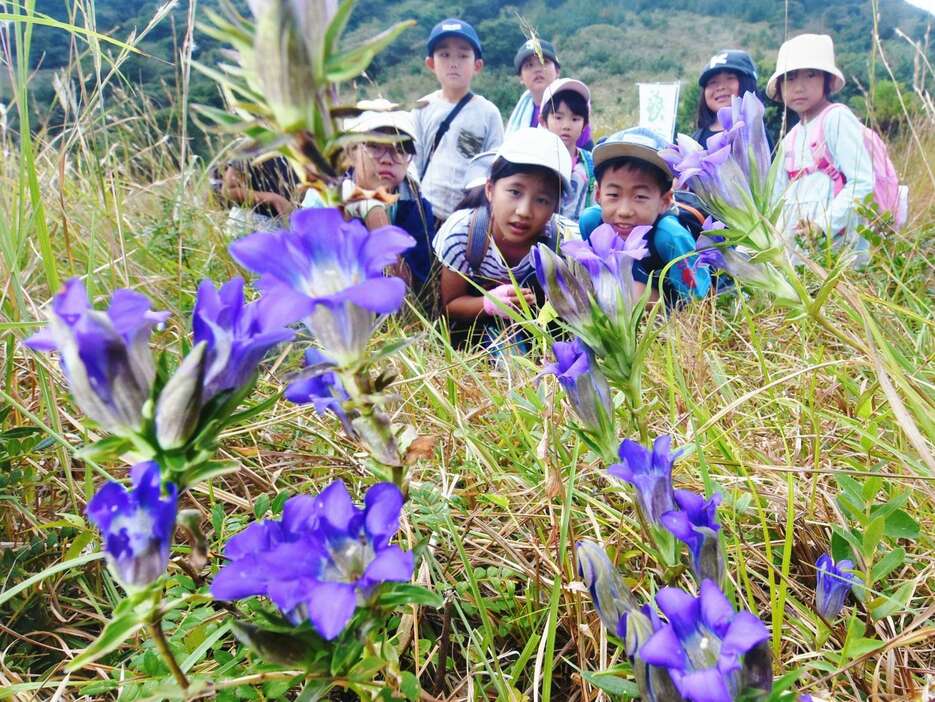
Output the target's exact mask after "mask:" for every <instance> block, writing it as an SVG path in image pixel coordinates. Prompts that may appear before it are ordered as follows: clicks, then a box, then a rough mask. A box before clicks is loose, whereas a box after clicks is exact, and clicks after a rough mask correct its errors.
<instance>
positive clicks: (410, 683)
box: [399, 670, 422, 702]
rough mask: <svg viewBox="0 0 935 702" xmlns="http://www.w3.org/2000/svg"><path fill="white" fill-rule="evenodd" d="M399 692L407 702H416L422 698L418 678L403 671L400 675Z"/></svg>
mask: <svg viewBox="0 0 935 702" xmlns="http://www.w3.org/2000/svg"><path fill="white" fill-rule="evenodd" d="M399 677H400V683H399V691H400V692H402V693H403V694H404V695H405V696H406V699H407V700H409V702H417V700H418V699H419V698H420V697H421V696H422V686H421V685H420V684H419V678H417V677H416V676H415V675H413V674H412V673H410V672H409V671H408V670H404V671H403V672H402V673H400V676H399Z"/></svg>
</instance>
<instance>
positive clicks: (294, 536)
mask: <svg viewBox="0 0 935 702" xmlns="http://www.w3.org/2000/svg"><path fill="white" fill-rule="evenodd" d="M402 505H403V496H402V493H401V492H400V491H399V489H398V488H397V487H396V486H395V485H393V484H391V483H378V484H377V485H374V486H373V487H371V488H370V489H369V490H368V491H367V494H366V496H365V497H364V509H363V510H361V509H358V508H357V507H355V506H354V503H353V502H352V501H351V498H350V495H349V494H348V492H347V488H345V486H344V483H343V482H342V481H340V480H338V481H335V482H334V483H332V484H331V485H330V486H328V487H327V488H325V489H324V490H323V491H322V492H321V493H320V494H319V495H318V496H317V497H310V496H308V495H298V496H296V497H293V498H291V499H289V500H288V501H286V503H285V506H284V508H283V515H282V519H281V520H278V521H272V520H268V521H262V522H255V523H253V524H251V525H250V526H249V527H247V528H246V529H244V530H243V531H242V532H241V533H239V534H237V535H236V536H234V537H233V538H232V539H231V540H230V541H228V542H227V545H226V547H225V549H224V555H225V556H226V557H227V558H228V559H229V560H230V562H229V563H227V564H226V565H225V566H224V567H223V568H221V570H220V571H219V572H218V574H217V575H216V576H215V578H214V581H213V582H212V583H211V593H212V594H213V595H214V596H215V597H216V598H218V599H220V600H239V599H243V598H246V597H253V596H257V595H262V596H265V597H268V598H269V599H270V600H272V602H273V603H274V604H275V605H276V606H277V607H278V608H279V610H280V611H281V612H282V613H283V614H284V615H285V616H286V618H287V619H288V620H289V621H290V622H292V623H293V624H296V625H298V624H301V623H302V622H304V621H310V622H311V623H312V625H313V626H314V627H315V630H316V631H317V632H318V633H319V634H320V635H321V636H322V637H323V638H325V639H334V638H335V637H337V636H338V635H339V634H340V633H341V631H342V630H343V629H344V627H345V626H346V625H347V623H348V621H350V619H351V617H352V616H353V615H354V612H355V610H356V609H357V607H358V606H360V605H363V604H365V603H366V602H367V601H368V600H369V598H370V597H371V596H372V595H373V594H374V592H375V590H376V588H377V586H378V585H380V584H381V583H383V582H387V581H395V582H405V581H408V580H409V579H410V578H411V577H412V570H413V556H412V553H411V552H408V551H403V550H402V549H400V548H399V546H396V545H393V544H390V540H391V539H392V538H393V536H394V535H395V534H396V531H397V530H398V529H399V514H400V510H401V509H402Z"/></svg>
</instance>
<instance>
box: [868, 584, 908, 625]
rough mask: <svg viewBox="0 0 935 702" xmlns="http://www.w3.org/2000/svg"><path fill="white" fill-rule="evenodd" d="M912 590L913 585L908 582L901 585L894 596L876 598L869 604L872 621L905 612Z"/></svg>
mask: <svg viewBox="0 0 935 702" xmlns="http://www.w3.org/2000/svg"><path fill="white" fill-rule="evenodd" d="M914 590H915V583H914V582H912V581H909V582H906V583H903V584H902V585H901V586H900V588H899V589H898V590H897V591H896V592H895V593H894V594H892V595H889V596H883V597H877V598H876V599H875V600H873V602H871V603H870V614H871V615H872V616H873V618H874V619H886V618H887V617H891V616H893V615H894V614H897V613H899V612H903V611H905V610H907V609H908V607H909V600H911V599H912V593H913V592H914Z"/></svg>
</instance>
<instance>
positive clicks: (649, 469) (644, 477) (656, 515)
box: [607, 435, 681, 525]
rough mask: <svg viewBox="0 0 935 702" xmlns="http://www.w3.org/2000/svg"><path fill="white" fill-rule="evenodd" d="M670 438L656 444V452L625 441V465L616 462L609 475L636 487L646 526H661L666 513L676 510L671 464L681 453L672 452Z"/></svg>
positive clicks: (621, 457)
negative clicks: (660, 522)
mask: <svg viewBox="0 0 935 702" xmlns="http://www.w3.org/2000/svg"><path fill="white" fill-rule="evenodd" d="M671 441H672V440H671V438H670V437H669V436H667V435H662V436H659V437H657V438H656V440H655V441H654V442H653V450H652V451H649V450H648V449H646V448H644V447H643V446H640V444H638V443H637V442H635V441H632V440H630V439H625V440H624V441H623V443H621V444H620V450H619V452H618V453H619V456H620V459H621V460H622V461H623V463H615V464H614V465H612V466H610V468H608V469H607V470H608V472H609V473H610V474H611V475H613V476H614V477H615V478H620V479H621V480H626V481H627V482H628V483H630V484H631V485H632V486H633V487H634V488H636V503H637V505H638V506H639V508H640V511H641V513H642V515H643V518H644V519H645V520H646V522H647V524H650V525H652V524H659V519H660V518H661V517H662V515H663V514H665V513H666V512H671V511H672V510H673V509H675V502H674V497H673V494H672V463H673V462H674V461H675V459H676V458H678V457H679V454H680V453H681V451H676V452H675V453H669V446H670V444H671Z"/></svg>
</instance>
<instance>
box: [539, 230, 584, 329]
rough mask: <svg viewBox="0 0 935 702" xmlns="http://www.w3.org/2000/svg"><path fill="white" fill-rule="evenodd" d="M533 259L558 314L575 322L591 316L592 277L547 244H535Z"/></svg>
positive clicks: (541, 284)
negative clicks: (574, 266) (590, 293)
mask: <svg viewBox="0 0 935 702" xmlns="http://www.w3.org/2000/svg"><path fill="white" fill-rule="evenodd" d="M532 262H533V265H534V266H535V269H536V278H537V279H538V281H539V285H540V286H541V287H542V289H543V290H544V291H545V294H546V297H547V298H548V300H549V302H550V303H552V307H553V308H554V309H555V311H556V312H557V313H558V316H559V317H561V318H562V319H563V320H565V321H566V322H567V323H568V324H572V325H577V324H581V323H582V322H585V321H587V320H589V319H590V318H591V301H590V299H589V297H588V293H589V290H590V285H589V283H590V280H589V279H587V278H586V277H584V276H582V275H580V274H576V273H577V272H576V271H575V270H573V268H572V266H570V265H569V264H568V263H567V262H566V261H564V260H563V259H562V257H561V256H559V255H558V254H557V253H555V252H554V251H552V249H550V248H549V247H548V246H546V245H545V244H536V246H535V247H533V250H532Z"/></svg>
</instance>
